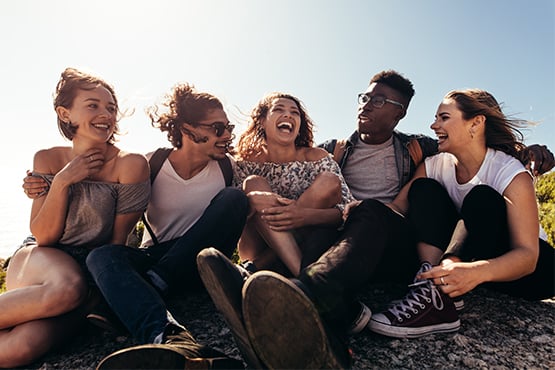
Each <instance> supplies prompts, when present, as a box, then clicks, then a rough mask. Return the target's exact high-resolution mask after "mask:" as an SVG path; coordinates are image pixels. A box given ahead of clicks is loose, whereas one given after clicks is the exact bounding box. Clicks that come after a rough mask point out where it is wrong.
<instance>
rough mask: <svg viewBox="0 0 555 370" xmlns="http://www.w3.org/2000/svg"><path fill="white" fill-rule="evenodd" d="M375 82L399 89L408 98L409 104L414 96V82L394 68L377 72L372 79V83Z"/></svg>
mask: <svg viewBox="0 0 555 370" xmlns="http://www.w3.org/2000/svg"><path fill="white" fill-rule="evenodd" d="M374 82H375V83H381V84H384V85H387V86H389V87H391V88H392V89H394V90H396V91H398V92H399V93H400V94H401V95H402V96H404V97H405V98H406V99H407V106H408V104H409V103H410V100H411V99H412V97H413V96H414V87H413V85H412V82H411V81H410V80H409V79H408V78H406V77H404V76H403V75H402V74H400V73H399V72H397V71H394V70H392V69H389V70H387V71H381V72H378V73H376V74H375V75H374V76H373V77H372V79H371V80H370V85H371V84H372V83H374Z"/></svg>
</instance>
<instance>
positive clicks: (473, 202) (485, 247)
mask: <svg viewBox="0 0 555 370" xmlns="http://www.w3.org/2000/svg"><path fill="white" fill-rule="evenodd" d="M409 200H410V210H411V211H410V214H409V218H410V221H411V223H412V224H413V225H414V227H415V229H416V230H418V233H417V237H418V240H419V241H423V242H426V243H428V244H431V245H434V246H436V247H438V248H440V249H441V250H443V251H445V250H446V248H447V246H448V244H449V241H450V239H451V235H452V233H453V230H454V227H455V225H456V223H457V221H458V220H459V219H461V218H462V219H463V220H464V223H465V226H466V229H467V231H468V237H467V239H466V240H465V243H464V244H463V246H462V248H461V249H460V252H459V253H457V256H458V257H459V258H461V260H463V261H473V260H484V259H491V258H495V257H499V256H501V255H503V254H505V253H507V252H508V251H509V249H510V240H509V235H510V234H509V227H508V221H507V207H506V204H505V200H504V198H503V196H502V195H500V194H499V193H498V192H497V191H495V190H494V189H492V188H491V187H489V186H486V185H478V186H475V187H474V188H473V189H472V190H471V191H470V192H469V193H468V195H467V196H466V197H465V199H464V200H463V204H462V207H461V212H460V214H459V212H457V210H456V207H455V205H454V204H453V202H452V201H451V199H450V198H449V195H448V194H447V191H446V190H445V189H444V188H443V186H441V184H439V183H438V182H437V181H435V180H432V179H418V180H416V181H414V182H413V184H412V186H411V189H410V192H409ZM424 205H427V207H424ZM413 210H414V211H413ZM539 249H540V251H539V253H540V255H539V258H538V263H537V265H536V269H535V271H534V272H533V273H532V274H530V275H528V276H525V277H523V278H520V279H518V280H514V281H509V282H496V283H487V284H484V286H487V287H488V288H492V289H495V290H498V291H501V292H503V293H506V294H509V295H512V296H516V297H521V298H525V299H530V300H535V299H545V298H551V297H553V296H554V295H555V289H554V281H555V272H554V263H555V249H554V248H552V247H551V246H550V245H549V244H548V243H547V242H545V241H544V240H541V239H540V240H539Z"/></svg>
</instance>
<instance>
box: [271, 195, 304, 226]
mask: <svg viewBox="0 0 555 370" xmlns="http://www.w3.org/2000/svg"><path fill="white" fill-rule="evenodd" d="M276 200H277V201H278V203H279V204H280V206H277V207H270V208H266V209H264V210H262V212H261V217H262V220H264V221H265V222H266V223H267V224H268V226H269V227H270V229H272V230H275V231H288V230H291V229H297V228H299V227H302V226H305V225H306V221H305V213H304V209H303V208H302V207H299V206H298V205H297V202H296V201H294V200H291V199H287V198H283V197H277V198H276Z"/></svg>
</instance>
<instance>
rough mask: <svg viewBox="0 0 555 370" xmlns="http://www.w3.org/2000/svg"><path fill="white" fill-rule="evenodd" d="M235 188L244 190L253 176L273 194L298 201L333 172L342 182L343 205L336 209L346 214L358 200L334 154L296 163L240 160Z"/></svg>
mask: <svg viewBox="0 0 555 370" xmlns="http://www.w3.org/2000/svg"><path fill="white" fill-rule="evenodd" d="M234 167H235V168H234V176H233V186H236V187H240V186H241V184H242V183H243V181H244V180H245V179H246V178H247V177H248V176H250V175H258V176H262V177H264V178H265V179H266V180H267V181H268V183H269V184H270V187H271V188H272V191H273V192H274V193H276V194H279V195H280V196H282V197H285V198H288V199H294V200H296V199H298V198H299V197H300V196H301V194H302V193H304V191H305V190H306V189H308V187H309V186H310V185H312V183H313V182H314V179H315V178H316V176H318V175H319V174H320V173H322V172H331V173H333V174H335V175H337V177H339V180H340V181H341V203H340V204H337V205H336V207H337V208H338V209H339V210H340V211H343V209H344V208H345V205H346V204H347V203H349V202H352V201H354V200H355V198H354V197H353V195H352V194H351V191H350V190H349V187H348V186H347V183H346V182H345V179H344V178H343V175H341V170H340V168H339V165H338V164H337V162H335V161H334V160H333V158H332V156H331V155H327V156H325V157H324V158H322V159H319V160H317V161H293V162H286V163H271V162H264V163H259V162H250V161H237V162H235V166H234Z"/></svg>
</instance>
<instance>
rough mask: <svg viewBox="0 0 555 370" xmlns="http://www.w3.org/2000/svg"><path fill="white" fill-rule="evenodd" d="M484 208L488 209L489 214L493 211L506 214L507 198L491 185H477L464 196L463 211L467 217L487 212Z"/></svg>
mask: <svg viewBox="0 0 555 370" xmlns="http://www.w3.org/2000/svg"><path fill="white" fill-rule="evenodd" d="M484 209H488V210H489V211H490V212H489V214H491V213H492V211H498V212H501V214H505V212H506V206H505V200H504V199H503V196H502V195H501V194H499V193H498V192H497V191H496V190H495V189H493V188H491V187H490V186H487V185H476V186H475V187H473V188H472V190H471V191H470V192H469V193H468V194H467V195H466V197H465V198H464V200H463V204H462V207H461V213H462V214H463V215H464V216H466V217H472V216H474V215H476V216H479V215H482V214H485V213H484Z"/></svg>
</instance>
